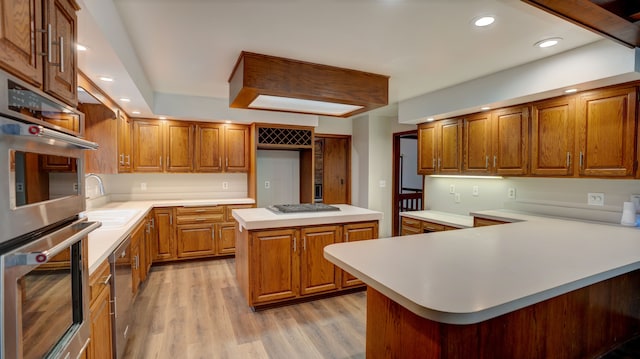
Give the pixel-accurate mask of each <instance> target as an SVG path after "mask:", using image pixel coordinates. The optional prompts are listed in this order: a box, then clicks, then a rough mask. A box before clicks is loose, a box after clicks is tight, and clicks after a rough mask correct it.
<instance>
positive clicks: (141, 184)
mask: <svg viewBox="0 0 640 359" xmlns="http://www.w3.org/2000/svg"><path fill="white" fill-rule="evenodd" d="M140 190H141V191H146V190H147V183H146V182H141V183H140Z"/></svg>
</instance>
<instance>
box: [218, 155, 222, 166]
mask: <svg viewBox="0 0 640 359" xmlns="http://www.w3.org/2000/svg"><path fill="white" fill-rule="evenodd" d="M218 165H219V166H220V167H222V156H220V157H218Z"/></svg>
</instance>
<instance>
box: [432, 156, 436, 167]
mask: <svg viewBox="0 0 640 359" xmlns="http://www.w3.org/2000/svg"><path fill="white" fill-rule="evenodd" d="M431 160H432V163H431V167H433V168H436V158H435V157H434V158H432V159H431Z"/></svg>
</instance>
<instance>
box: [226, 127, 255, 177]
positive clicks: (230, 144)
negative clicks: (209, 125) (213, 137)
mask: <svg viewBox="0 0 640 359" xmlns="http://www.w3.org/2000/svg"><path fill="white" fill-rule="evenodd" d="M248 148H249V127H248V126H244V125H225V130H224V154H225V163H224V171H225V172H248V171H249V151H248Z"/></svg>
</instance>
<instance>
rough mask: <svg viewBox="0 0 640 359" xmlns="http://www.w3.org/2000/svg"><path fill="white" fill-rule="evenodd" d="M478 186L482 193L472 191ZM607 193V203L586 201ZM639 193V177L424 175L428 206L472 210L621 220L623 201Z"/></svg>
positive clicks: (614, 221) (453, 210)
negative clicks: (510, 195)
mask: <svg viewBox="0 0 640 359" xmlns="http://www.w3.org/2000/svg"><path fill="white" fill-rule="evenodd" d="M450 185H454V186H455V192H456V193H460V197H461V201H460V203H456V202H455V199H454V195H453V194H450V193H449V190H450ZM473 186H478V190H479V196H477V197H475V196H473V195H472V191H473ZM509 188H515V189H516V198H515V199H509V198H508V197H507V191H508V189H509ZM589 192H599V193H604V194H605V201H604V206H589V205H587V193H589ZM638 193H640V180H614V179H609V180H607V179H587V178H517V177H509V178H504V179H475V178H437V177H436V178H434V177H429V176H426V177H425V207H426V208H427V209H432V210H438V211H445V212H452V213H458V214H469V212H473V211H479V210H485V209H500V208H506V209H513V210H521V211H527V212H532V213H539V214H546V215H552V216H562V217H569V218H578V219H586V220H599V221H606V222H612V223H618V222H619V221H620V217H621V214H622V203H623V202H625V201H629V196H630V195H631V194H638Z"/></svg>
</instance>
